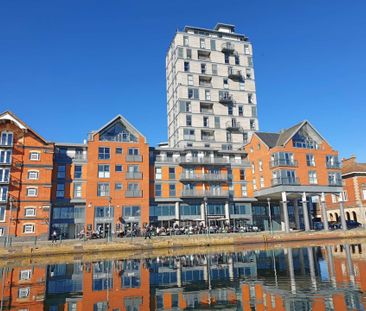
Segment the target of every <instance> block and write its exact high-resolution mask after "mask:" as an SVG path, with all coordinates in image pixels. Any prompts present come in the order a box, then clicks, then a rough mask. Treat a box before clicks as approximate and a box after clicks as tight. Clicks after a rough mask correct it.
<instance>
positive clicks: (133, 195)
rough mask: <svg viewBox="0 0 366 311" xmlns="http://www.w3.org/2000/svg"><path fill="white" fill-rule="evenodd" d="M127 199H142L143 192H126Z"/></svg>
mask: <svg viewBox="0 0 366 311" xmlns="http://www.w3.org/2000/svg"><path fill="white" fill-rule="evenodd" d="M125 197H126V198H141V197H142V191H141V190H126V192H125Z"/></svg>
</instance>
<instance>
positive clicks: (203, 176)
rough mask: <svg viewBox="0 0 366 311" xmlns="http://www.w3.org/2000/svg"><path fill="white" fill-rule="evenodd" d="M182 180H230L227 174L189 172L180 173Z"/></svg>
mask: <svg viewBox="0 0 366 311" xmlns="http://www.w3.org/2000/svg"><path fill="white" fill-rule="evenodd" d="M180 180H181V181H212V182H215V181H217V182H226V181H227V180H228V176H227V174H214V173H207V174H189V173H183V174H181V175H180Z"/></svg>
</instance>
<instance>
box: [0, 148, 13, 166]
mask: <svg viewBox="0 0 366 311" xmlns="http://www.w3.org/2000/svg"><path fill="white" fill-rule="evenodd" d="M0 153H2V154H3V155H4V156H3V158H4V161H2V162H0V163H5V164H11V158H12V153H11V150H0ZM0 158H1V155H0Z"/></svg>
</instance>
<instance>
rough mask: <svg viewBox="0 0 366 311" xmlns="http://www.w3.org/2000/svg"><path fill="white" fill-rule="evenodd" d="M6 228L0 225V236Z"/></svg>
mask: <svg viewBox="0 0 366 311" xmlns="http://www.w3.org/2000/svg"><path fill="white" fill-rule="evenodd" d="M4 233H5V228H2V227H0V236H4Z"/></svg>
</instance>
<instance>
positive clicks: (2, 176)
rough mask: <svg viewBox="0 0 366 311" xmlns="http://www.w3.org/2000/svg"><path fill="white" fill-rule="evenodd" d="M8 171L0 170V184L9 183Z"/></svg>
mask: <svg viewBox="0 0 366 311" xmlns="http://www.w3.org/2000/svg"><path fill="white" fill-rule="evenodd" d="M9 177H10V169H8V168H0V182H9Z"/></svg>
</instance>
